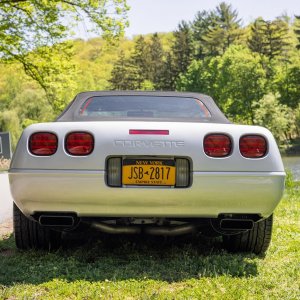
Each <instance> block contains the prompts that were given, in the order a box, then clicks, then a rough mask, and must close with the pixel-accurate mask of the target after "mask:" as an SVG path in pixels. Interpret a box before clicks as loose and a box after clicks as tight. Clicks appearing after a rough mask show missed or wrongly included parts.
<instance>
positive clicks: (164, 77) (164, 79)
mask: <svg viewBox="0 0 300 300" xmlns="http://www.w3.org/2000/svg"><path fill="white" fill-rule="evenodd" d="M174 69H175V67H174V60H173V56H172V54H171V52H168V53H167V55H166V58H165V60H164V63H163V67H162V72H161V80H160V82H159V83H157V84H156V88H157V89H159V90H164V91H172V90H174V88H175V80H176V77H175V74H174V71H173V70H174Z"/></svg>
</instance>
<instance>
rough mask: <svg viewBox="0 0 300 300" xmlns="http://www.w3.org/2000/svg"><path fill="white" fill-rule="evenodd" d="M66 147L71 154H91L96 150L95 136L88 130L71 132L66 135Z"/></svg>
mask: <svg viewBox="0 0 300 300" xmlns="http://www.w3.org/2000/svg"><path fill="white" fill-rule="evenodd" d="M65 147H66V151H67V152H68V153H69V154H71V155H76V156H82V155H89V154H91V153H92V152H93V150H94V137H93V136H92V135H91V134H90V133H88V132H71V133H69V134H68V135H67V137H66V142H65Z"/></svg>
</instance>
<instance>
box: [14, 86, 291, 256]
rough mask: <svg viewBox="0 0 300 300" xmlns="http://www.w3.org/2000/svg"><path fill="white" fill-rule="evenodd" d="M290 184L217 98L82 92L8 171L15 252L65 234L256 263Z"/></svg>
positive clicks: (273, 156)
mask: <svg viewBox="0 0 300 300" xmlns="http://www.w3.org/2000/svg"><path fill="white" fill-rule="evenodd" d="M284 179H285V172H284V167H283V164H282V160H281V157H280V153H279V151H278V147H277V145H276V142H275V140H274V138H273V136H272V134H271V133H270V131H268V130H267V129H265V128H263V127H258V126H246V125H236V124H232V123H230V122H229V121H228V120H227V119H226V117H225V116H224V115H223V114H222V113H221V111H220V110H219V109H218V107H217V106H216V104H215V103H214V101H213V100H212V98H210V97H209V96H206V95H202V94H196V93H175V92H130V91H127V92H123V91H122V92H121V91H119V92H84V93H80V94H78V95H77V96H76V97H75V99H74V100H73V101H72V102H71V103H70V105H69V106H68V107H67V108H66V109H65V111H64V112H63V113H62V114H61V115H60V116H59V117H58V118H57V120H56V121H55V122H52V123H40V124H34V125H31V126H29V127H28V128H26V129H25V130H24V132H23V134H22V136H21V138H20V141H19V143H18V145H17V148H16V151H15V153H14V156H13V160H12V163H11V169H10V170H9V180H10V187H11V191H12V195H13V198H14V233H15V240H16V245H17V247H18V248H20V249H30V248H35V249H51V248H55V247H59V245H60V243H61V237H62V234H63V233H64V232H66V231H71V230H74V231H75V232H76V230H79V228H82V227H93V228H96V229H98V230H100V231H102V232H105V233H110V234H124V233H127V234H145V235H146V234H149V235H165V236H175V235H184V234H190V233H196V234H195V236H196V237H197V236H198V233H199V234H200V233H202V234H206V235H212V236H221V237H222V240H223V244H224V247H225V248H226V249H227V250H228V251H234V252H239V251H247V252H253V253H256V254H263V253H264V252H265V251H266V250H267V248H268V246H269V244H270V240H271V233H272V222H273V219H272V216H273V212H274V210H275V208H276V206H277V204H278V203H279V201H280V199H281V196H282V193H283V190H284Z"/></svg>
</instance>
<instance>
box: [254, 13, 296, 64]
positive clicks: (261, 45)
mask: <svg viewBox="0 0 300 300" xmlns="http://www.w3.org/2000/svg"><path fill="white" fill-rule="evenodd" d="M289 39H290V36H289V28H288V24H287V23H286V22H284V21H283V20H281V19H276V20H274V21H265V20H263V19H262V18H259V19H256V20H255V22H254V24H253V25H252V27H251V37H250V39H249V48H250V49H251V50H252V51H253V52H257V53H259V54H261V55H265V56H266V57H268V58H269V59H270V60H271V59H273V58H275V57H276V56H280V55H283V54H284V53H285V51H286V50H287V48H288V46H289V45H290V41H289Z"/></svg>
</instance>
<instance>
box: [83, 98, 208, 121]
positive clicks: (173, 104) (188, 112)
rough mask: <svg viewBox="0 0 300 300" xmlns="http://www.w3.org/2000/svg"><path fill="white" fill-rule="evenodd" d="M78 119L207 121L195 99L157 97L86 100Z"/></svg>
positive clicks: (203, 106)
mask: <svg viewBox="0 0 300 300" xmlns="http://www.w3.org/2000/svg"><path fill="white" fill-rule="evenodd" d="M79 116H82V117H86V118H88V117H91V118H93V119H94V118H100V119H102V118H103V119H105V118H109V119H111V118H116V119H120V118H121V119H134V118H143V119H144V118H149V119H189V120H191V119H192V120H201V119H207V118H208V119H209V118H211V114H210V112H209V110H208V109H207V108H206V106H205V105H204V104H203V103H202V102H201V101H200V100H198V99H195V98H183V97H159V96H99V97H91V98H89V99H87V100H86V101H85V102H84V103H83V104H82V105H81V107H80V110H79Z"/></svg>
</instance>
